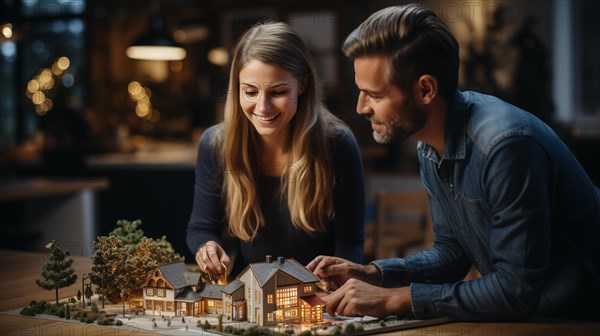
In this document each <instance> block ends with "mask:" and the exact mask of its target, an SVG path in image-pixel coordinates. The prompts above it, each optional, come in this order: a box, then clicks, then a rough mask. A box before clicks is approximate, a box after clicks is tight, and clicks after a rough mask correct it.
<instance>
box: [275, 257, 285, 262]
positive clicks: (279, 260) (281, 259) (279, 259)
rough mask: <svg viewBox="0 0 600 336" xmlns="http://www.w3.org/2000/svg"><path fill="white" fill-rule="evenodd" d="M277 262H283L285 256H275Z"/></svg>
mask: <svg viewBox="0 0 600 336" xmlns="http://www.w3.org/2000/svg"><path fill="white" fill-rule="evenodd" d="M277 262H278V263H280V264H283V263H284V262H285V258H284V257H277Z"/></svg>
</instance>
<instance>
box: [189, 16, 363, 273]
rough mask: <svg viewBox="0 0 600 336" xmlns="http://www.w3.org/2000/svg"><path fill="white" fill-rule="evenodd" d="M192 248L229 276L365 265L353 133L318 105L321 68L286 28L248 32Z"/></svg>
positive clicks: (206, 148)
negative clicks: (255, 267)
mask: <svg viewBox="0 0 600 336" xmlns="http://www.w3.org/2000/svg"><path fill="white" fill-rule="evenodd" d="M194 192H195V194H194V203H193V209H192V214H191V216H190V221H189V223H188V229H187V243H188V246H189V248H190V249H191V251H192V253H195V255H196V262H197V263H198V265H199V266H200V268H201V269H202V270H204V271H205V272H208V273H209V274H211V275H220V274H224V273H225V272H226V271H227V269H229V268H231V266H230V263H231V260H230V257H229V255H228V254H227V252H226V250H225V249H224V248H223V243H222V240H221V239H220V238H221V237H222V236H223V233H224V228H227V231H228V233H229V234H230V235H231V236H233V237H235V238H236V239H235V240H234V242H235V245H237V251H235V255H236V258H235V259H236V262H235V265H234V266H233V268H232V270H231V275H236V274H237V273H239V272H240V271H241V270H242V269H243V268H244V267H245V266H247V265H248V264H249V263H253V262H259V261H264V260H265V256H266V255H272V256H273V257H278V256H283V257H286V258H294V259H296V260H297V261H298V262H300V263H302V264H307V263H308V262H310V261H311V260H312V259H313V258H314V257H316V256H317V255H319V254H330V253H331V254H334V255H337V256H340V257H344V258H348V259H350V260H353V261H355V262H362V259H363V242H364V230H363V213H364V181H363V173H362V162H361V158H360V154H359V151H358V146H357V144H356V140H355V139H354V137H353V135H352V133H351V131H350V130H349V129H348V127H347V126H345V125H344V124H343V123H342V122H341V121H340V120H339V119H338V118H336V117H335V116H334V115H333V114H332V113H331V112H329V111H328V110H327V109H326V108H325V107H324V106H323V103H322V97H321V91H320V87H319V81H318V78H317V74H316V70H315V65H314V63H313V61H312V58H311V57H310V54H309V51H308V49H307V48H306V46H305V44H304V42H303V41H302V39H301V38H300V37H299V35H298V34H297V33H296V32H295V31H294V30H293V29H292V28H290V27H289V26H288V25H286V24H284V23H272V22H269V23H261V24H257V25H256V26H254V27H253V28H251V29H250V30H248V31H247V32H246V33H245V34H244V35H243V36H242V37H241V39H240V40H239V42H238V44H237V46H236V48H235V50H234V54H233V59H232V65H231V72H230V80H229V89H228V95H227V100H226V103H225V112H224V120H223V122H222V123H221V124H218V125H216V126H213V127H211V128H209V129H207V130H206V131H205V132H204V134H203V135H202V137H201V139H200V144H199V148H198V158H197V164H196V183H195V189H194Z"/></svg>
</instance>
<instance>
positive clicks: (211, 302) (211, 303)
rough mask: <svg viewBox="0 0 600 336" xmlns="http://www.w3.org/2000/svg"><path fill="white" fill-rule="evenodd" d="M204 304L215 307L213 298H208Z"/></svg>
mask: <svg viewBox="0 0 600 336" xmlns="http://www.w3.org/2000/svg"><path fill="white" fill-rule="evenodd" d="M206 306H207V307H208V308H215V301H214V300H208V301H206Z"/></svg>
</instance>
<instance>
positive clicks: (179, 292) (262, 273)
mask: <svg viewBox="0 0 600 336" xmlns="http://www.w3.org/2000/svg"><path fill="white" fill-rule="evenodd" d="M199 278H200V276H199V274H197V273H190V272H188V271H187V269H186V268H185V264H184V263H183V262H178V263H172V264H167V265H162V266H160V267H157V268H156V270H155V271H154V272H153V273H152V275H151V276H150V277H149V278H148V280H146V282H145V283H144V285H143V286H142V288H143V298H144V308H145V310H146V314H149V315H167V316H182V315H186V316H198V315H202V314H223V319H224V321H244V320H247V321H249V322H254V323H256V324H258V325H261V326H262V325H274V324H277V323H282V322H284V323H318V322H322V321H323V306H324V302H323V300H321V299H320V298H319V297H318V296H317V295H316V282H317V281H318V279H317V278H316V277H315V276H314V275H313V274H312V273H311V272H310V271H308V270H307V269H306V268H305V267H304V266H303V265H301V264H300V263H298V262H297V261H296V260H294V259H284V258H283V257H279V258H277V259H276V260H272V259H271V256H267V258H266V260H265V262H261V263H253V264H250V265H248V267H246V269H244V271H242V272H241V273H240V275H239V276H238V278H237V279H236V280H234V281H232V282H231V283H229V284H227V285H211V284H205V285H199V284H198V280H199Z"/></svg>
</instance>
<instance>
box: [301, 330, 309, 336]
mask: <svg viewBox="0 0 600 336" xmlns="http://www.w3.org/2000/svg"><path fill="white" fill-rule="evenodd" d="M311 335H312V332H311V331H310V330H304V331H303V332H301V333H299V334H298V336H311Z"/></svg>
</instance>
